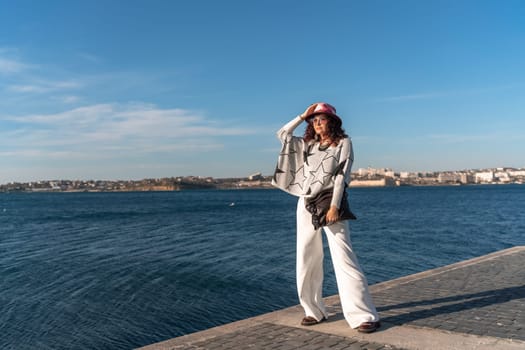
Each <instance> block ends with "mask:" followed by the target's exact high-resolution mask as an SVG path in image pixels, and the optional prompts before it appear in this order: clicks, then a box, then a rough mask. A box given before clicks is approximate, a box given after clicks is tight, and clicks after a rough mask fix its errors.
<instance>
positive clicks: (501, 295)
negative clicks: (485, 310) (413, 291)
mask: <svg viewBox="0 0 525 350" xmlns="http://www.w3.org/2000/svg"><path fill="white" fill-rule="evenodd" d="M524 298H525V286H523V285H522V286H514V287H507V288H502V289H495V290H490V291H484V292H479V293H470V294H460V295H455V296H450V297H444V298H435V299H428V300H420V301H414V302H405V303H400V304H392V305H383V306H380V307H378V308H377V311H379V312H381V311H389V310H394V309H411V308H416V310H414V311H408V312H400V313H399V314H397V315H392V316H386V317H384V318H382V321H384V322H385V323H389V324H391V325H401V324H404V323H407V322H411V321H416V320H420V319H425V318H429V317H433V316H438V315H442V314H451V313H455V312H460V311H466V310H471V309H478V308H482V307H486V306H490V305H495V304H502V303H506V302H509V301H511V300H515V299H524ZM437 304H445V305H437ZM432 305H436V306H435V307H432ZM421 307H426V308H424V309H421Z"/></svg>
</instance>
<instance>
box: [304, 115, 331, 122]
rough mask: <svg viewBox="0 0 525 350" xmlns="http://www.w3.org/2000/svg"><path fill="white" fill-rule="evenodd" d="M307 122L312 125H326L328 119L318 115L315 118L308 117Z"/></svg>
mask: <svg viewBox="0 0 525 350" xmlns="http://www.w3.org/2000/svg"><path fill="white" fill-rule="evenodd" d="M308 122H309V123H313V124H318V123H320V124H326V123H328V117H326V116H324V115H318V116H315V117H310V118H309V119H308Z"/></svg>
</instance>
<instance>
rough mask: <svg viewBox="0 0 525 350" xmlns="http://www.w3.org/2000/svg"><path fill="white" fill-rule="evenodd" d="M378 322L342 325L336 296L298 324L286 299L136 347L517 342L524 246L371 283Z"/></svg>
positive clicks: (523, 339)
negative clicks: (314, 317)
mask: <svg viewBox="0 0 525 350" xmlns="http://www.w3.org/2000/svg"><path fill="white" fill-rule="evenodd" d="M370 289H371V292H372V295H373V297H374V301H375V303H376V306H377V308H378V311H379V313H380V315H381V319H382V320H381V323H382V327H381V328H380V329H379V330H378V331H377V332H375V333H372V334H361V333H358V332H357V331H356V330H353V329H351V328H349V327H348V325H347V323H346V321H345V320H344V318H343V316H342V314H341V308H340V304H339V298H338V296H332V297H328V298H326V299H325V300H326V304H327V306H328V310H329V312H330V317H329V319H328V321H326V322H323V323H320V324H318V325H315V326H311V327H303V326H301V325H300V320H301V318H302V317H303V312H302V308H300V307H299V306H294V307H290V308H287V309H284V310H279V311H275V312H272V313H268V314H264V315H261V316H257V317H253V318H250V319H246V320H242V321H238V322H234V323H230V324H227V325H224V326H220V327H215V328H211V329H208V330H205V331H202V332H197V333H193V334H189V335H186V336H182V337H178V338H174V339H170V340H167V341H164V342H161V343H157V344H152V345H149V346H146V347H144V348H141V349H142V350H168V349H194V350H201V349H213V350H215V349H222V350H226V349H235V350H237V349H260V350H263V349H264V350H265V349H274V350H292V349H312V350H313V349H330V350H336V349H337V350H343V349H345V350H346V349H348V350H350V349H352V350H354V349H355V350H358V349H370V350H380V349H407V350H408V349H443V350H448V349H462V350H463V349H465V350H468V349H472V350H474V349H476V350H478V349H479V350H488V349H495V350H499V349H509V350H517V349H521V350H525V246H519V247H514V248H510V249H506V250H502V251H499V252H496V253H493V254H489V255H485V256H482V257H479V258H474V259H471V260H467V261H463V262H460V263H456V264H452V265H448V266H445V267H441V268H438V269H434V270H429V271H425V272H422V273H418V274H414V275H410V276H406V277H402V278H399V279H395V280H392V281H388V282H383V283H378V284H375V285H373V286H371V288H370Z"/></svg>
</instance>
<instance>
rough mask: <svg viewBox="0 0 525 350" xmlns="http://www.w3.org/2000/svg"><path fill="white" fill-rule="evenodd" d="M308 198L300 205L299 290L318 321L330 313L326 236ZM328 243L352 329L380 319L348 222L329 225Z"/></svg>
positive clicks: (300, 297)
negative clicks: (325, 284) (315, 220)
mask: <svg viewBox="0 0 525 350" xmlns="http://www.w3.org/2000/svg"><path fill="white" fill-rule="evenodd" d="M304 204H305V203H304V198H303V197H300V198H299V201H298V204H297V276H296V277H297V292H298V295H299V301H300V303H301V306H302V307H303V308H304V311H305V315H306V316H312V317H314V318H315V319H317V320H321V319H322V318H323V317H327V316H328V314H327V312H326V309H325V305H324V302H323V296H322V291H323V258H324V254H323V239H322V238H323V237H322V234H321V229H318V230H315V229H314V227H313V225H312V218H311V214H310V213H309V212H308V211H307V210H306V208H305V205H304ZM323 229H324V231H325V233H326V237H327V241H328V246H329V248H330V254H331V256H332V262H333V264H334V271H335V277H336V281H337V288H338V291H339V298H340V300H341V307H342V309H343V314H344V317H345V319H346V321H347V322H348V324H349V325H350V327H352V328H357V327H359V325H360V324H361V323H363V322H375V321H379V315H378V313H377V311H376V308H375V306H374V303H373V301H372V297H371V295H370V292H369V291H368V282H367V280H366V277H365V275H364V274H363V271H362V270H361V267H360V266H359V262H358V261H357V257H356V255H355V254H354V252H353V251H352V245H351V243H350V236H349V233H350V228H349V225H348V221H340V222H337V223H335V224H333V225H329V226H325V227H324V228H323Z"/></svg>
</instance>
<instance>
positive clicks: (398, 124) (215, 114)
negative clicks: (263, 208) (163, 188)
mask: <svg viewBox="0 0 525 350" xmlns="http://www.w3.org/2000/svg"><path fill="white" fill-rule="evenodd" d="M319 101H325V102H328V103H330V104H332V105H334V106H335V107H336V108H337V111H338V114H339V115H340V116H341V117H342V119H343V127H344V128H345V130H346V132H347V133H348V134H349V135H350V137H351V138H352V142H353V146H354V152H355V162H354V166H353V170H354V171H355V170H357V169H358V168H367V167H372V168H390V169H393V170H395V171H447V170H462V169H481V168H490V167H517V168H520V167H525V155H524V154H525V132H524V130H525V115H524V114H525V113H524V111H525V1H522V0H492V1H485V0H472V1H471V0H426V1H420V0H397V1H396V0H367V1H365V0H360V1H355V0H346V1H342V0H341V1H338V0H335V1H330V0H324V1H308V0H300V1H294V0H260V1H246V0H237V1H235V0H221V1H215V0H192V1H182V0H181V1H178V0H172V1H169V0H125V1H124V0H112V1H106V0H103V1H99V0H89V1H80V0H64V1H58V0H46V1H36V0H34V1H27V0H17V1H9V0H0V183H8V182H28V181H38V180H53V179H70V180H73V179H78V180H80V179H84V180H89V179H100V180H118V179H121V180H128V179H131V180H139V179H143V178H162V177H172V176H190V175H193V176H212V177H216V178H224V177H244V176H248V175H250V174H253V173H257V172H261V173H262V174H263V175H272V174H273V171H274V169H275V164H276V161H277V155H278V153H279V149H280V143H279V141H278V140H277V138H276V136H275V133H276V131H277V130H278V129H279V128H280V127H281V126H282V125H284V124H285V123H286V122H288V121H289V120H291V119H292V118H294V117H295V116H296V115H298V114H300V113H301V112H303V111H304V109H305V108H306V107H307V106H308V105H309V104H311V103H313V102H319ZM303 131H304V127H303V126H300V127H299V128H298V129H297V131H296V135H298V136H300V135H302V133H303Z"/></svg>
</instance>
